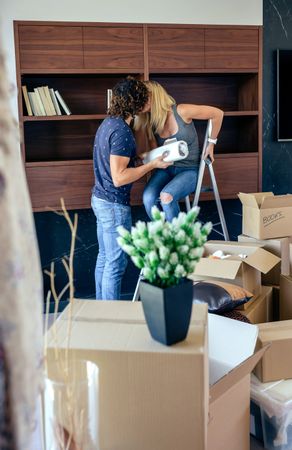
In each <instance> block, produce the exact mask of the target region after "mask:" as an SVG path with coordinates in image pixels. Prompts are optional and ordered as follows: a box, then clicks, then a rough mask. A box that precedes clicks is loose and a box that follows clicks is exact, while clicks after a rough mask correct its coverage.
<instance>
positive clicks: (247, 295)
mask: <svg viewBox="0 0 292 450" xmlns="http://www.w3.org/2000/svg"><path fill="white" fill-rule="evenodd" d="M252 296H253V295H252V293H251V292H249V291H247V290H246V289H244V288H243V287H241V286H237V285H234V284H230V283H224V282H221V281H214V282H213V281H199V282H197V283H194V286H193V301H194V302H196V303H207V304H208V310H209V312H210V313H217V314H220V313H224V312H227V311H232V310H233V309H234V308H237V307H238V306H240V305H242V304H243V303H246V302H248V301H249V300H250V299H251V298H252Z"/></svg>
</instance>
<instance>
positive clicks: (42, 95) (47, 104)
mask: <svg viewBox="0 0 292 450" xmlns="http://www.w3.org/2000/svg"><path fill="white" fill-rule="evenodd" d="M37 91H38V93H39V95H40V97H41V100H42V102H43V105H44V108H45V112H46V116H52V113H51V109H50V106H49V103H48V100H47V97H46V95H45V92H44V88H43V87H42V86H41V87H38V88H37Z"/></svg>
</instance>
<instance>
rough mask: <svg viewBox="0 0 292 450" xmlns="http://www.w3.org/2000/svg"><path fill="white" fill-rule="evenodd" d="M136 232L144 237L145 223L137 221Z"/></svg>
mask: <svg viewBox="0 0 292 450" xmlns="http://www.w3.org/2000/svg"><path fill="white" fill-rule="evenodd" d="M136 230H137V231H138V232H139V233H140V234H142V235H144V233H145V231H146V223H145V222H142V221H141V220H138V222H137V223H136Z"/></svg>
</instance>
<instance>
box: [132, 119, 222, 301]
mask: <svg viewBox="0 0 292 450" xmlns="http://www.w3.org/2000/svg"><path fill="white" fill-rule="evenodd" d="M211 133H212V120H211V119H209V120H208V124H207V128H206V133H205V138H204V145H203V150H202V155H201V161H200V166H199V171H198V181H197V186H196V191H195V195H194V200H193V203H192V207H194V206H197V205H198V203H199V198H200V195H201V193H202V192H213V193H214V198H215V201H216V206H217V211H218V214H219V219H220V224H221V227H222V232H223V236H224V239H225V241H229V234H228V230H227V225H226V221H225V217H224V213H223V208H222V204H221V200H220V195H219V191H218V186H217V181H216V177H215V173H214V169H213V164H212V161H211V160H210V158H206V159H204V156H205V153H206V148H207V147H208V138H209V137H211ZM206 167H208V169H209V174H210V178H211V184H212V186H211V187H208V188H205V187H204V186H202V183H203V177H204V172H205V168H206ZM185 203H186V210H187V211H190V209H191V202H190V197H189V196H187V197H185ZM141 280H143V269H142V270H141V271H140V274H139V277H138V281H137V284H136V288H135V292H134V295H133V299H132V301H133V302H135V301H137V300H139V286H140V281H141Z"/></svg>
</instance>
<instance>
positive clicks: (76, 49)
mask: <svg viewBox="0 0 292 450" xmlns="http://www.w3.org/2000/svg"><path fill="white" fill-rule="evenodd" d="M18 33H19V53H20V68H21V69H83V48H82V27H78V26H76V27H74V26H64V25H62V26H61V25H60V26H59V25H57V26H54V25H19V27H18Z"/></svg>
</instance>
